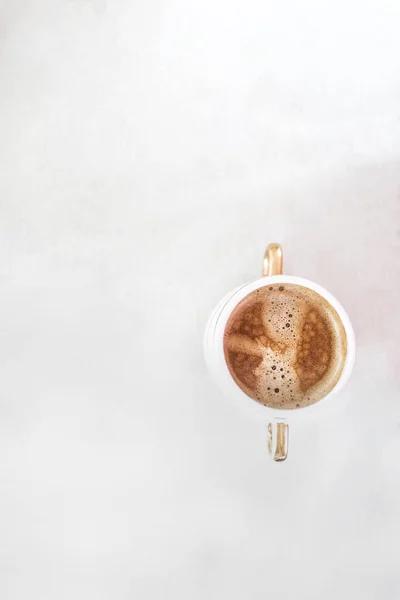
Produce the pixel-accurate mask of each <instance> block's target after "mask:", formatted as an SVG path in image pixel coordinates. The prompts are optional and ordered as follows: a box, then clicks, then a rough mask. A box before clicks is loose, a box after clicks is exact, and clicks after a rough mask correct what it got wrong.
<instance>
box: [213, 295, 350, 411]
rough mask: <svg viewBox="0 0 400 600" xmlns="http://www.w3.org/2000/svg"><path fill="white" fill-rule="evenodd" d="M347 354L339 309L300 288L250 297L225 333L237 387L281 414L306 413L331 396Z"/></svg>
mask: <svg viewBox="0 0 400 600" xmlns="http://www.w3.org/2000/svg"><path fill="white" fill-rule="evenodd" d="M346 350H347V343H346V332H345V330H344V327H343V324H342V321H341V319H340V317H339V315H338V314H337V312H336V310H335V309H334V308H333V306H331V304H329V302H328V301H327V300H325V298H323V297H322V296H320V295H319V294H318V293H317V292H315V291H313V290H311V289H309V288H306V287H304V286H301V285H297V284H285V283H282V284H279V283H278V284H274V285H269V286H268V285H267V286H264V287H262V288H259V289H257V290H255V291H253V292H251V293H250V294H248V295H247V296H246V297H245V298H243V300H241V302H239V304H238V305H237V306H236V307H235V309H234V310H233V312H232V314H231V316H230V317H229V320H228V322H227V325H226V327H225V333H224V353H225V360H226V363H227V365H228V368H229V371H230V373H231V375H232V377H233V379H234V380H235V382H236V383H237V385H238V386H239V387H240V388H241V389H242V390H243V391H244V392H245V393H246V394H247V395H248V396H250V397H251V398H253V399H254V400H257V401H258V402H260V403H261V404H264V405H265V406H269V407H271V408H278V409H294V408H302V407H304V406H308V405H310V404H314V403H315V402H318V401H319V400H321V399H322V398H323V397H324V396H326V395H327V394H328V393H329V392H330V391H331V390H332V389H333V388H334V386H335V385H336V383H337V382H338V380H339V378H340V375H341V372H342V370H343V367H344V362H345V358H346Z"/></svg>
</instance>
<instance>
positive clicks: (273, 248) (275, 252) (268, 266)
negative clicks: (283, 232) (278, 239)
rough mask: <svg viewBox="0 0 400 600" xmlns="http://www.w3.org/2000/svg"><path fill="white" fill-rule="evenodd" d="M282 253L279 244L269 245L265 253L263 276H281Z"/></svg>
mask: <svg viewBox="0 0 400 600" xmlns="http://www.w3.org/2000/svg"><path fill="white" fill-rule="evenodd" d="M282 267H283V253H282V246H281V245H280V244H269V246H268V247H267V249H266V251H265V255H264V263H263V275H265V276H266V277H268V276H270V275H282Z"/></svg>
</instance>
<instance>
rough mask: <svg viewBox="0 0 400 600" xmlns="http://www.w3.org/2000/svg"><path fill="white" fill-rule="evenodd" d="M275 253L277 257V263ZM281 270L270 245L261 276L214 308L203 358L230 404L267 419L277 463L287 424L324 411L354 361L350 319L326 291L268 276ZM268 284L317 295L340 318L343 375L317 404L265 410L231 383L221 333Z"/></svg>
mask: <svg viewBox="0 0 400 600" xmlns="http://www.w3.org/2000/svg"><path fill="white" fill-rule="evenodd" d="M276 253H278V254H279V253H280V260H279V256H278V259H277V256H276ZM281 269H282V249H281V247H280V246H279V245H278V244H270V245H269V246H268V248H267V251H266V254H265V259H264V273H265V274H264V276H263V277H261V278H260V279H256V280H255V281H250V282H249V283H246V284H244V285H242V286H240V287H238V288H236V289H235V290H233V291H232V292H230V293H229V294H228V295H227V296H225V297H224V298H223V299H222V300H221V302H220V303H219V304H218V305H217V307H216V308H215V310H214V311H213V313H212V314H211V317H210V319H209V321H208V324H207V328H206V332H205V338H204V350H205V358H206V362H207V366H208V368H209V371H210V373H211V375H212V377H213V379H214V380H215V381H216V383H217V384H218V385H219V387H220V388H221V390H222V391H223V392H225V393H226V394H228V395H229V397H230V398H232V399H233V400H238V401H240V402H241V403H247V408H248V409H249V410H250V411H251V412H253V413H254V414H255V415H258V416H260V417H261V418H264V419H268V421H269V425H268V448H269V451H270V453H271V455H272V457H273V459H274V460H276V461H283V460H285V459H286V457H287V451H288V435H289V429H288V427H289V423H292V422H294V421H295V420H296V421H297V420H301V419H305V418H308V417H309V416H310V415H311V414H313V415H314V414H316V413H320V412H321V411H324V410H326V409H327V407H328V404H330V403H331V402H332V399H333V400H334V396H335V395H336V394H337V393H338V392H339V391H340V390H341V389H342V388H343V386H344V385H345V384H346V382H347V380H348V379H349V377H350V375H351V372H352V369H353V365H354V360H355V348H356V344H355V336H354V331H353V327H352V325H351V322H350V319H349V317H348V315H347V313H346V311H345V310H344V308H343V307H342V305H341V304H340V303H339V302H338V301H337V300H336V298H335V297H334V296H332V294H331V293H329V292H328V291H327V290H325V289H324V288H323V287H321V286H320V285H318V284H317V283H313V282H312V281H309V280H307V279H303V278H302V277H293V276H289V275H275V274H274V275H272V274H270V273H271V272H277V271H278V272H279V271H281ZM271 283H287V284H290V283H292V284H297V285H301V286H303V287H306V288H309V289H311V290H314V291H315V292H317V293H318V294H319V295H320V296H322V297H323V298H325V299H326V300H327V301H328V302H329V304H330V305H331V306H333V308H334V309H335V310H336V312H337V314H338V315H339V317H340V319H341V321H342V324H343V327H344V330H345V333H346V338H347V353H346V357H345V363H344V366H343V369H342V373H341V375H340V378H339V380H338V382H337V383H336V385H335V386H334V387H333V388H332V389H331V391H330V392H329V393H328V394H327V395H326V396H324V397H323V398H322V399H321V400H319V401H318V402H315V403H314V404H311V405H310V406H306V407H304V408H295V409H286V410H285V409H276V408H270V407H267V406H264V405H263V404H260V403H259V402H257V401H256V400H253V399H252V398H250V397H249V396H248V395H247V394H246V393H245V392H243V391H242V390H241V389H240V387H239V386H238V385H237V384H236V382H235V381H234V379H233V377H232V375H231V374H230V372H229V369H228V365H227V363H226V360H225V354H224V332H225V327H226V324H227V322H228V319H229V317H230V316H231V314H232V312H233V311H234V309H235V308H236V306H237V305H238V303H239V302H240V301H241V300H243V298H245V297H246V296H247V295H248V294H250V293H251V292H253V291H254V290H257V289H259V288H262V287H264V286H266V285H271Z"/></svg>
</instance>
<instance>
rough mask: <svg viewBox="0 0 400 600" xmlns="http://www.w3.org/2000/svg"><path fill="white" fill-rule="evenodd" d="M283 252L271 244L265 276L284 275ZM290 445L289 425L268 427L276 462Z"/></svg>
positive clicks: (271, 425)
mask: <svg viewBox="0 0 400 600" xmlns="http://www.w3.org/2000/svg"><path fill="white" fill-rule="evenodd" d="M282 267H283V252H282V246H281V245H280V244H269V245H268V247H267V249H266V251H265V255H264V263H263V275H264V276H265V277H270V276H271V275H282ZM288 445H289V425H288V424H287V423H284V422H274V423H269V425H268V450H269V453H270V454H271V456H272V458H273V459H274V460H275V461H276V462H282V461H284V460H286V458H287V454H288Z"/></svg>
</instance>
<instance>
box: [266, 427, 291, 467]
mask: <svg viewBox="0 0 400 600" xmlns="http://www.w3.org/2000/svg"><path fill="white" fill-rule="evenodd" d="M288 444H289V425H288V424H287V423H282V422H281V423H269V424H268V451H269V453H270V454H271V456H272V458H273V459H274V461H276V462H283V461H284V460H286V459H287V455H288Z"/></svg>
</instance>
